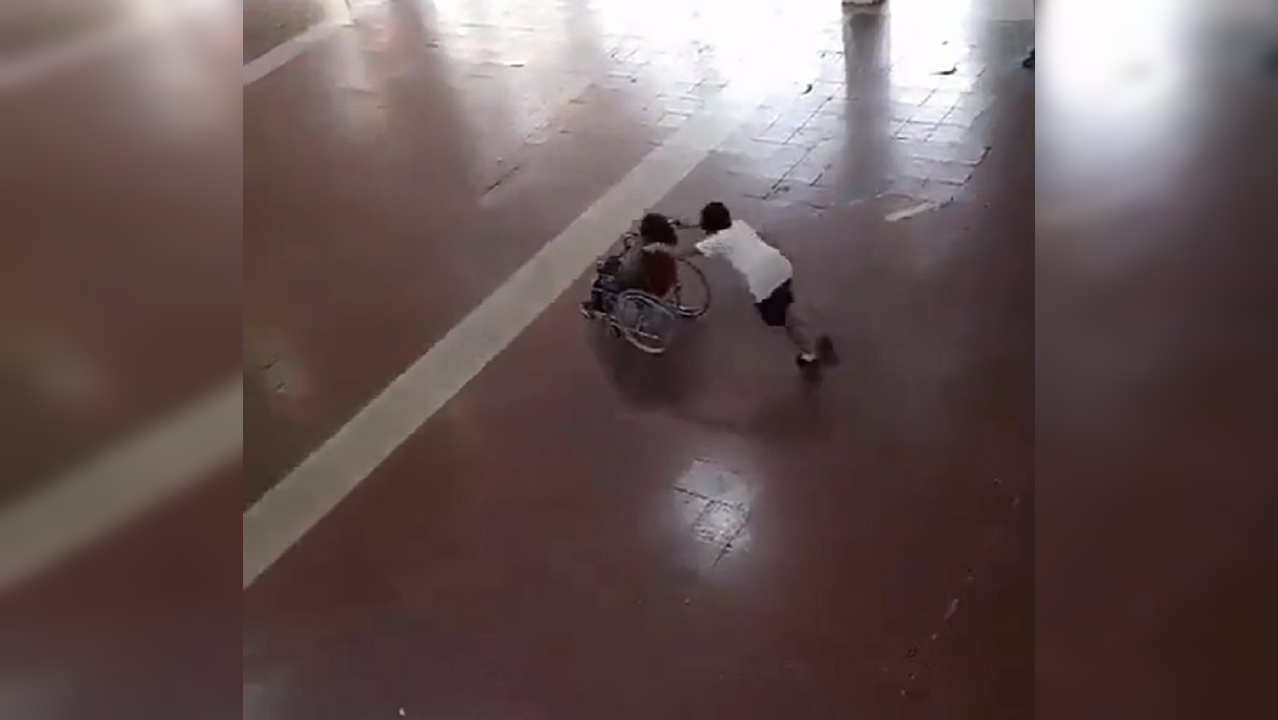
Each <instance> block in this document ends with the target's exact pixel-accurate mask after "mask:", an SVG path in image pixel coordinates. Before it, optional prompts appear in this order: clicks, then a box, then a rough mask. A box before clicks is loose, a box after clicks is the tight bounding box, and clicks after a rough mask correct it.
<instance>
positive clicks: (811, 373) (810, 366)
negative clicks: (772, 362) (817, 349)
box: [794, 353, 821, 380]
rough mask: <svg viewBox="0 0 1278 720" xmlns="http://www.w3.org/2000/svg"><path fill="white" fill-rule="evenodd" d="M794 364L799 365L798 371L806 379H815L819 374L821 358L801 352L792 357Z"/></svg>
mask: <svg viewBox="0 0 1278 720" xmlns="http://www.w3.org/2000/svg"><path fill="white" fill-rule="evenodd" d="M794 364H795V365H798V366H799V372H800V373H802V375H803V377H804V379H806V380H816V379H817V378H819V377H820V376H821V358H819V357H817V356H816V355H812V354H810V353H803V354H801V355H798V356H797V357H795V358H794Z"/></svg>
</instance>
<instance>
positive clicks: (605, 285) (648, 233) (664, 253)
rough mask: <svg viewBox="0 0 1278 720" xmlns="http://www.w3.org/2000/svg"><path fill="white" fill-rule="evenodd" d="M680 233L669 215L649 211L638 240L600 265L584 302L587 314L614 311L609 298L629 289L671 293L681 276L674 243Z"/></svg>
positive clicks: (640, 226)
mask: <svg viewBox="0 0 1278 720" xmlns="http://www.w3.org/2000/svg"><path fill="white" fill-rule="evenodd" d="M678 244H679V237H678V235H677V234H676V233H675V227H674V224H673V223H671V221H670V218H668V217H666V216H665V215H662V214H660V213H648V214H647V215H644V216H643V219H642V220H640V221H639V242H638V243H637V244H636V245H635V247H633V248H630V249H628V250H627V251H626V252H624V253H622V254H621V255H620V256H618V257H613V258H609V259H608V260H606V261H605V262H604V263H603V264H602V265H601V266H600V268H599V273H598V274H597V275H596V276H595V281H594V283H593V284H592V285H591V287H590V299H589V300H587V301H585V302H583V303H582V304H581V311H582V313H583V314H585V315H586V316H587V317H591V318H594V317H598V316H599V315H602V314H607V313H609V312H612V308H610V307H608V304H609V299H610V298H613V297H615V296H616V295H617V294H618V293H621V292H624V291H626V290H640V291H642V292H645V293H648V294H649V295H652V296H654V297H658V298H664V297H666V296H667V295H669V294H670V291H672V290H673V289H674V287H675V285H676V284H677V283H678V280H679V266H678V263H677V260H676V259H675V253H674V250H675V246H677V245H678Z"/></svg>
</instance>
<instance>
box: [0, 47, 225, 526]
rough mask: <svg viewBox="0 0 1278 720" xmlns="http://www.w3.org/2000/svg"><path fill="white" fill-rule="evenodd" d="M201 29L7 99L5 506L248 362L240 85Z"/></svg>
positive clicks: (0, 342) (0, 128) (0, 344)
mask: <svg viewBox="0 0 1278 720" xmlns="http://www.w3.org/2000/svg"><path fill="white" fill-rule="evenodd" d="M205 29H207V28H206V27H203V26H200V27H191V26H187V25H178V26H175V27H173V28H170V29H169V30H168V31H165V32H162V33H153V34H151V35H147V36H145V37H140V38H138V39H136V40H135V41H134V42H133V43H131V44H129V45H122V46H120V47H117V48H111V49H108V50H107V51H105V52H103V53H101V54H100V55H99V56H98V57H96V58H94V59H93V61H92V62H86V63H79V64H77V65H75V66H74V67H68V68H66V69H65V70H62V71H57V72H55V73H53V74H50V75H48V76H47V77H43V78H41V79H39V80H38V81H35V82H33V83H31V84H27V85H24V86H22V87H18V88H13V89H11V90H6V92H5V93H4V94H3V95H0V154H3V157H4V161H3V162H2V163H0V216H3V217H4V221H3V222H4V231H3V232H4V242H3V243H0V397H2V398H3V401H0V504H3V503H5V502H6V501H7V500H9V499H12V498H13V497H14V496H15V495H16V494H18V493H20V492H22V491H23V490H24V489H27V488H30V487H32V486H35V485H38V484H39V483H40V482H41V481H42V479H44V478H46V477H50V476H51V475H52V474H54V473H56V472H57V471H60V470H64V469H66V468H67V467H68V466H69V465H71V464H74V463H76V462H78V461H81V460H83V459H84V458H85V457H86V456H87V455H88V454H90V453H91V451H93V450H95V449H98V448H101V447H104V446H106V445H109V444H111V443H113V442H115V441H117V440H119V439H121V438H123V437H126V436H128V435H129V434H131V433H132V432H134V431H135V430H136V429H138V428H140V427H142V426H144V425H146V424H149V423H151V422H153V421H155V420H156V419H157V418H160V417H163V416H164V415H166V414H167V413H168V412H171V411H172V410H174V409H175V408H177V407H180V406H182V405H184V404H186V403H188V402H191V401H193V400H194V399H195V398H197V397H199V396H201V395H203V394H204V393H205V392H207V391H209V390H211V389H212V388H213V387H214V386H216V385H221V384H222V383H224V382H225V381H226V380H227V379H229V378H230V377H231V376H232V375H233V374H234V372H235V369H236V357H235V353H234V348H235V347H236V346H237V344H238V337H239V334H238V330H237V329H236V328H237V325H238V324H239V322H240V317H241V310H240V308H241V286H242V280H241V277H242V275H241V273H242V255H241V244H240V204H241V192H242V191H241V186H240V183H239V180H238V178H239V175H240V162H239V160H238V157H237V155H238V152H239V143H238V135H239V130H238V127H239V122H240V120H239V107H240V104H239V101H238V98H237V94H238V92H239V91H238V88H237V87H234V86H231V85H229V84H228V83H227V82H226V80H228V79H229V77H228V75H229V74H228V73H226V72H225V71H224V70H223V67H224V64H222V62H223V61H221V60H219V59H218V56H217V54H216V53H217V51H218V49H217V47H216V46H215V45H214V44H213V43H212V41H213V40H214V36H213V35H210V34H208V33H205V32H204V30H205ZM193 168H198V170H197V171H192V169H193Z"/></svg>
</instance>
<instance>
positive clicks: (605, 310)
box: [583, 232, 710, 355]
mask: <svg viewBox="0 0 1278 720" xmlns="http://www.w3.org/2000/svg"><path fill="white" fill-rule="evenodd" d="M638 238H639V234H638V233H636V232H629V233H626V234H625V235H623V236H622V250H621V251H620V252H617V253H613V254H610V255H605V256H604V257H602V258H600V259H599V261H598V262H597V263H595V280H594V282H593V283H591V286H590V300H589V301H588V302H587V303H585V304H583V312H584V313H585V314H586V315H587V317H589V318H591V319H593V320H599V321H601V322H604V323H606V324H607V326H608V328H609V330H610V331H611V332H612V333H613V335H615V336H618V337H621V338H624V339H625V340H626V342H628V343H630V344H631V345H632V346H634V347H635V348H637V349H638V350H640V351H641V352H645V353H648V354H649V355H660V354H661V353H664V352H665V351H666V348H668V347H669V346H670V343H671V341H672V340H673V338H674V334H675V329H676V327H677V326H678V323H679V320H680V319H692V318H698V317H701V316H702V315H704V314H705V313H706V311H707V310H709V309H710V286H709V284H707V282H706V278H705V274H704V273H702V272H701V268H699V267H697V266H696V265H694V264H692V263H691V262H689V261H688V260H686V259H683V258H678V259H677V260H676V262H677V263H678V265H679V280H678V282H676V283H675V287H674V289H672V290H671V292H670V293H669V294H668V295H667V296H665V297H657V296H656V295H653V294H651V293H648V292H644V291H643V290H639V289H635V288H633V287H628V286H630V285H632V283H628V282H626V278H624V277H623V271H624V269H625V268H624V266H625V260H626V258H627V257H628V256H629V255H630V254H631V252H632V251H633V249H634V246H635V243H636V242H637V241H638Z"/></svg>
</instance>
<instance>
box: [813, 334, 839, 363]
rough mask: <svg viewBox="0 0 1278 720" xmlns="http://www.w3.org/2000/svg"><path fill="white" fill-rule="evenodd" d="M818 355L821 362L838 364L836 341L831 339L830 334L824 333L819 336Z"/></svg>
mask: <svg viewBox="0 0 1278 720" xmlns="http://www.w3.org/2000/svg"><path fill="white" fill-rule="evenodd" d="M816 347H817V357H819V358H821V362H823V363H825V364H826V365H838V364H839V354H838V353H837V352H835V351H834V343H833V342H832V341H831V340H830V336H829V335H822V336H821V337H819V338H817V343H816Z"/></svg>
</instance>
